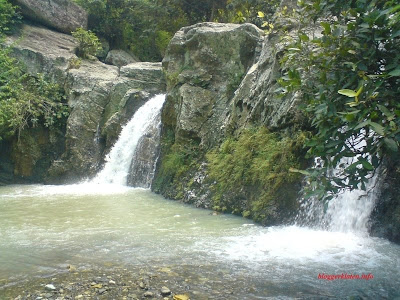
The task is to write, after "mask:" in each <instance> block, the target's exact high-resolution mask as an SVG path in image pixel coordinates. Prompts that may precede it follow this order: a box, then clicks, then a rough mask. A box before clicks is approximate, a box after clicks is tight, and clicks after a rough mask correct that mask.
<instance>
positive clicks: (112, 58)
mask: <svg viewBox="0 0 400 300" xmlns="http://www.w3.org/2000/svg"><path fill="white" fill-rule="evenodd" d="M138 61H139V60H138V59H137V58H135V57H133V56H132V55H131V54H129V53H128V52H126V51H124V50H119V49H114V50H110V51H109V52H108V54H107V57H106V60H105V63H106V64H109V65H114V66H117V67H122V66H126V65H128V64H131V63H135V62H138Z"/></svg>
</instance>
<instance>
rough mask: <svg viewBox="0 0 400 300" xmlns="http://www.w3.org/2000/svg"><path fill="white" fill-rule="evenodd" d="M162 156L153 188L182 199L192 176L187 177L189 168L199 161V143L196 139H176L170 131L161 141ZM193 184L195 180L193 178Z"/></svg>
mask: <svg viewBox="0 0 400 300" xmlns="http://www.w3.org/2000/svg"><path fill="white" fill-rule="evenodd" d="M161 148H162V156H161V165H160V167H159V171H158V173H157V174H156V176H155V178H154V181H153V185H152V189H153V191H155V192H159V193H162V194H163V195H164V196H166V197H169V198H173V199H182V198H183V191H184V185H185V186H186V185H189V182H190V180H192V178H186V175H187V173H188V171H189V170H191V169H192V168H193V167H194V166H196V163H197V156H198V153H199V152H198V145H197V144H196V143H195V142H194V141H191V140H189V141H180V142H177V141H175V138H174V134H173V132H172V131H169V132H168V133H167V134H165V135H164V137H163V139H162V141H161ZM192 184H193V180H192Z"/></svg>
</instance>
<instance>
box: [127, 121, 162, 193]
mask: <svg viewBox="0 0 400 300" xmlns="http://www.w3.org/2000/svg"><path fill="white" fill-rule="evenodd" d="M160 121H161V120H160ZM160 125H161V124H159V122H158V123H156V124H152V125H150V128H149V131H148V132H147V134H146V135H144V136H142V137H141V138H140V140H139V141H138V145H137V148H136V152H135V157H134V158H133V159H132V163H131V166H130V169H129V175H128V178H127V183H128V185H129V186H134V187H142V188H149V187H150V185H151V182H152V180H153V177H154V169H155V162H156V160H157V158H158V154H159V141H160Z"/></svg>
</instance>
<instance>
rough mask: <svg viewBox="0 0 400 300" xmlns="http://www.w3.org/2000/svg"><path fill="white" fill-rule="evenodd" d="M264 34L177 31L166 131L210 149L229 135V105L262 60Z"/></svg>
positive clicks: (170, 53)
mask: <svg viewBox="0 0 400 300" xmlns="http://www.w3.org/2000/svg"><path fill="white" fill-rule="evenodd" d="M262 40H263V32H262V31H261V30H259V29H258V28H257V27H256V26H254V25H251V24H244V25H236V24H217V23H201V24H197V25H194V26H189V27H185V28H183V29H181V30H180V31H178V32H177V33H176V34H175V36H174V38H173V39H172V40H171V42H170V44H169V46H168V50H167V54H166V56H165V58H164V60H163V68H164V69H165V72H166V74H167V82H168V97H169V98H168V100H169V101H168V102H167V107H166V109H165V110H164V111H163V115H164V118H163V123H164V126H165V127H170V128H173V130H175V134H176V136H175V137H176V139H178V140H179V139H186V138H188V139H191V140H197V141H198V143H200V144H202V145H204V146H206V147H211V146H214V145H216V144H217V143H218V142H219V140H220V139H221V138H222V137H223V135H224V132H225V130H226V128H225V125H226V120H227V115H228V114H229V112H230V107H229V102H230V101H231V99H232V97H233V95H234V92H235V90H236V89H237V87H238V86H239V84H240V82H241V80H242V79H243V77H244V76H245V74H246V73H247V71H248V70H249V68H250V67H251V66H252V65H253V64H254V62H255V61H256V60H257V58H258V56H259V54H260V51H261V43H262Z"/></svg>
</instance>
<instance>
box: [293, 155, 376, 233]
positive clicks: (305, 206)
mask: <svg viewBox="0 0 400 300" xmlns="http://www.w3.org/2000/svg"><path fill="white" fill-rule="evenodd" d="M352 162H353V161H351V160H350V159H347V160H346V159H343V160H342V161H341V163H340V164H339V165H347V166H348V165H350V164H351V163H352ZM333 173H334V174H339V173H340V171H339V170H334V171H333ZM378 173H379V172H376V174H375V175H374V176H372V177H371V178H369V180H368V182H367V183H366V185H365V191H364V190H362V189H355V190H352V191H349V190H346V191H344V192H342V193H340V194H338V195H336V196H335V197H334V198H333V199H331V200H330V201H328V202H327V203H323V202H321V201H319V200H317V199H306V200H305V199H303V200H302V204H301V211H300V213H299V215H298V216H297V220H296V223H300V224H301V225H304V224H305V225H308V226H312V227H320V228H322V229H325V230H329V231H336V232H354V233H358V234H367V233H368V221H369V216H370V215H371V212H372V210H373V209H374V206H375V202H376V196H377V192H376V191H377V189H376V185H377V181H378V176H377V174H378Z"/></svg>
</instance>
